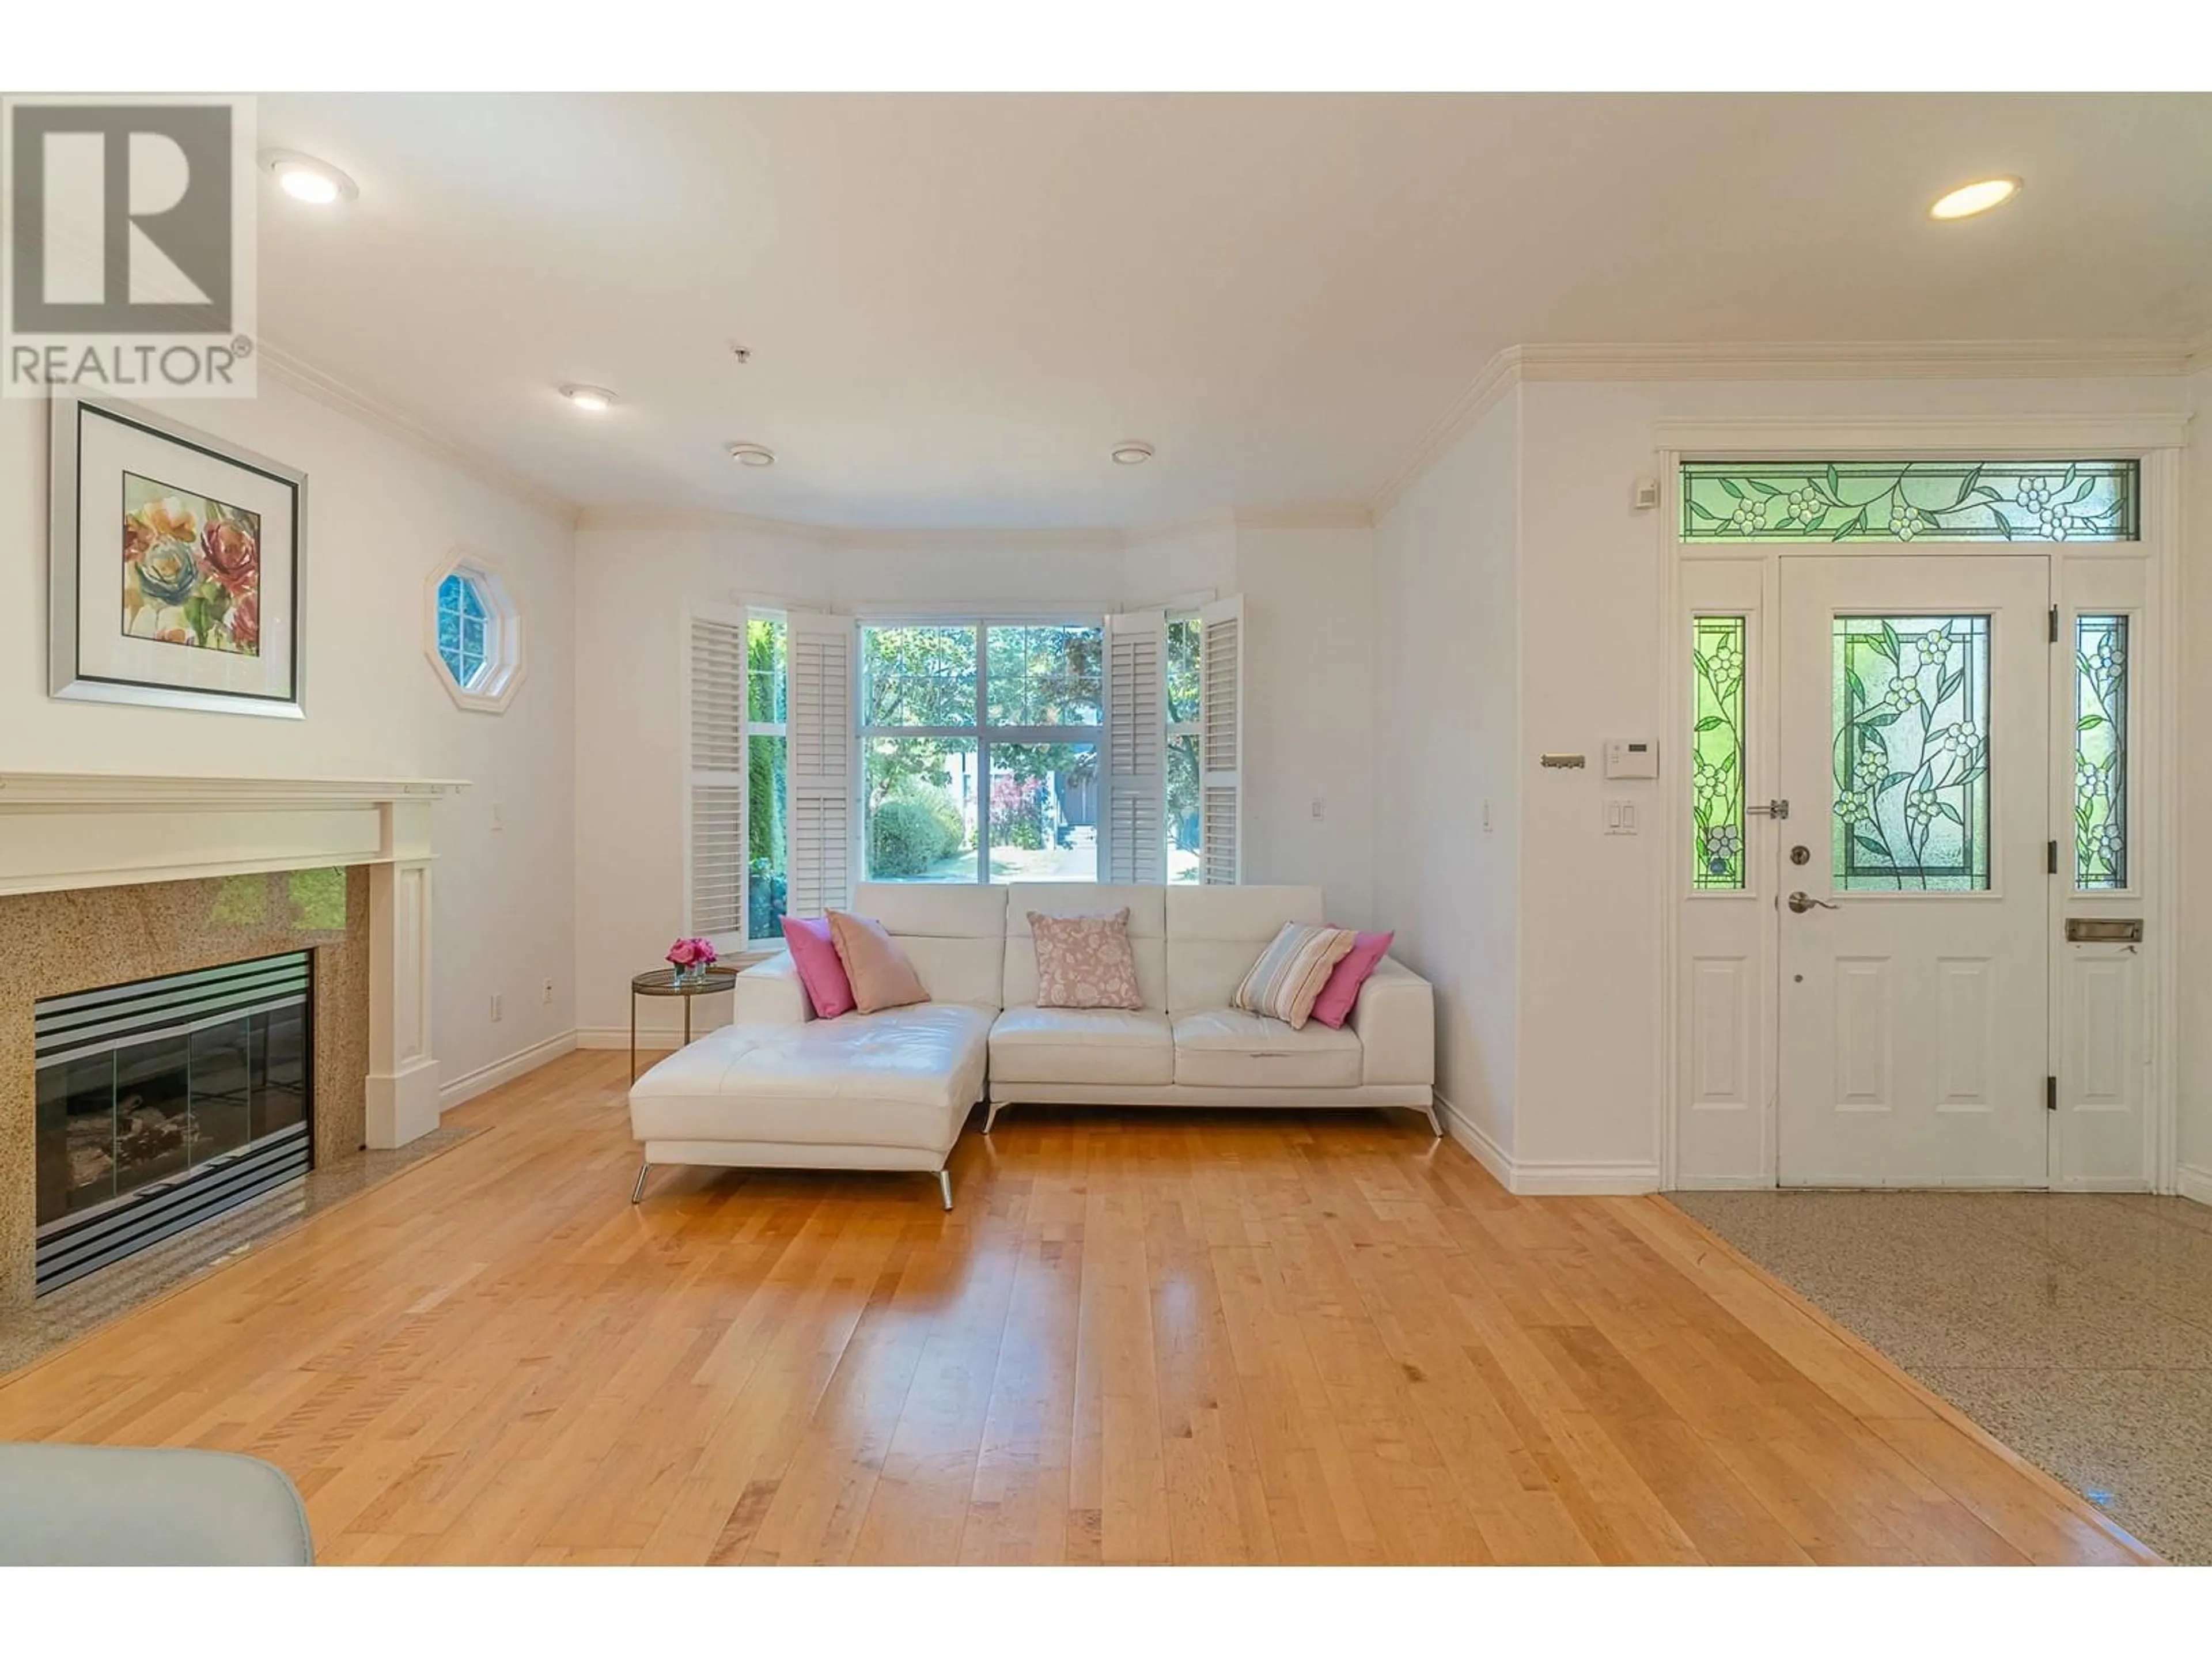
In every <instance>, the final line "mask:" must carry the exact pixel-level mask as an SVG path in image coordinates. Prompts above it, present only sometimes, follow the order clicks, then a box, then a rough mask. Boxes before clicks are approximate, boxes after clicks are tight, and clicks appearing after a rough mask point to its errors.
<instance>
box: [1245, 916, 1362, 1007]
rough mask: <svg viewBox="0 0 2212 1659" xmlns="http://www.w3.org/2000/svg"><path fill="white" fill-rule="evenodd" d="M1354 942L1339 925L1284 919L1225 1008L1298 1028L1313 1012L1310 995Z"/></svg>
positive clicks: (1318, 989)
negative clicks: (1236, 1009)
mask: <svg viewBox="0 0 2212 1659" xmlns="http://www.w3.org/2000/svg"><path fill="white" fill-rule="evenodd" d="M1358 942H1359V935H1358V934H1357V933H1347V932H1346V930H1345V929H1343V928H1341V927H1310V926H1308V925H1306V924H1305V923H1304V922H1297V921H1286V922H1285V923H1284V924H1283V931H1282V932H1281V933H1278V934H1276V935H1275V942H1274V943H1273V944H1272V945H1269V946H1268V947H1267V949H1266V950H1264V951H1261V952H1260V959H1259V961H1257V962H1255V963H1253V964H1252V971H1251V972H1250V973H1249V974H1247V975H1244V982H1243V984H1242V985H1240V986H1238V987H1237V994H1236V995H1235V996H1233V997H1231V999H1230V1000H1229V1004H1230V1006H1231V1007H1232V1008H1242V1009H1243V1011H1244V1012H1246V1013H1248V1014H1265V1015H1266V1016H1267V1018H1270V1019H1279V1020H1282V1021H1284V1022H1285V1023H1286V1024H1288V1025H1289V1026H1290V1028H1291V1030H1294V1031H1295V1030H1299V1029H1300V1028H1301V1027H1303V1026H1304V1024H1305V1023H1306V1018H1307V1017H1308V1016H1309V1015H1310V1014H1311V1013H1312V1012H1313V1006H1314V999H1315V998H1316V997H1317V996H1319V995H1320V994H1321V990H1322V986H1324V985H1326V984H1328V976H1329V975H1330V974H1331V973H1332V972H1334V970H1335V968H1336V964H1337V963H1340V962H1341V961H1343V960H1344V958H1345V957H1346V956H1348V955H1349V954H1351V951H1352V946H1353V945H1357V944H1358Z"/></svg>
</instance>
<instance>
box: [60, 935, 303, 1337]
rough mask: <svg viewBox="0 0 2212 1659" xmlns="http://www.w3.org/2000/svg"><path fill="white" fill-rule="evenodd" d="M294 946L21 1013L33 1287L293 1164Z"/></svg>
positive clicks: (259, 1186) (298, 1116) (258, 1185)
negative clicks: (34, 1224) (32, 1157)
mask: <svg viewBox="0 0 2212 1659" xmlns="http://www.w3.org/2000/svg"><path fill="white" fill-rule="evenodd" d="M313 1006H314V1005H313V953H312V952H309V951H289V952H287V953H285V954H283V955H280V956H270V957H258V958H256V959H254V960H252V961H248V962H239V963H229V964H227V965H225V966H222V967H218V968H207V969H200V970H198V971H197V972H193V973H184V974H169V975H162V976H161V977H159V978H155V979H144V980H139V981H135V982H133V983H131V984H127V985H117V986H110V987H106V988H104V989H100V990H95V991H83V992H78V993H76V994H73V995H69V996H57V997H48V998H46V999H43V1000H40V1001H39V1002H38V1003H37V1004H36V1005H35V1006H34V1008H33V1028H34V1029H33V1042H34V1053H35V1057H36V1064H37V1117H36V1123H37V1129H36V1149H37V1150H36V1166H37V1184H38V1233H37V1246H36V1260H35V1273H36V1290H37V1293H38V1294H39V1295H40V1296H43V1295H45V1294H46V1292H47V1291H52V1290H55V1289H58V1288H59V1287H60V1286H61V1285H66V1284H68V1283H70V1281H71V1280H72V1279H80V1278H82V1277H83V1276H84V1275H85V1274H87V1273H91V1272H93V1271H94V1270H95V1269H96V1268H100V1267H105V1266H106V1265H107V1264H108V1263H110V1262H112V1261H118V1260H119V1259H120V1258H122V1257H124V1256H125V1255H130V1254H131V1252H132V1251H133V1250H137V1249H143V1248H144V1247H145V1246H147V1245H149V1244H151V1243H155V1241H156V1240H159V1239H162V1238H167V1237H170V1236H171V1235H172V1234H174V1233H178V1232H181V1231H184V1230H185V1228H187V1227H191V1226H193V1225H197V1223H199V1222H202V1221H204V1220H207V1219H209V1218H210V1217H213V1216H216V1215H219V1214H221V1213H222V1212H223V1211H225V1210H228V1209H232V1208H234V1207H235V1206H238V1205H240V1204H243V1203H245V1202H246V1200H249V1199H252V1198H254V1197H256V1196H258V1195H259V1194H262V1193H265V1192H267V1191H269V1190H270V1188H275V1187H278V1186H282V1185H283V1184H284V1183H285V1182H289V1181H293V1180H296V1179H297V1178H298V1177H300V1176H302V1175H304V1174H306V1173H307V1169H308V1167H309V1165H310V1164H311V1163H312V1161H313V1127H312V1125H313V1092H314V1091H313V1076H314V1066H313V1014H312V1011H313Z"/></svg>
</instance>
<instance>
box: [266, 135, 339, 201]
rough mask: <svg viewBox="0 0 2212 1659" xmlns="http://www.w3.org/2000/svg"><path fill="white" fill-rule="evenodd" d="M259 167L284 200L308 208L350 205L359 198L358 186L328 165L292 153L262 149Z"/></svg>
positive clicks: (308, 156)
mask: <svg viewBox="0 0 2212 1659" xmlns="http://www.w3.org/2000/svg"><path fill="white" fill-rule="evenodd" d="M261 165H262V167H264V169H266V170H267V171H268V173H270V175H271V176H272V177H274V178H275V179H276V184H277V187H278V188H279V189H281V190H282V191H283V192H284V193H285V194H286V195H287V196H289V197H291V198H292V199H293V200H294V201H295V202H305V203H307V204H308V205H309V206H311V207H328V206H330V205H331V203H333V202H350V201H352V200H353V199H354V197H356V196H358V195H360V194H361V186H360V185H356V184H355V183H354V181H353V180H352V179H349V178H347V177H346V176H345V174H343V173H340V172H339V171H338V170H337V168H336V167H332V166H331V164H330V163H329V162H328V161H317V160H316V159H315V158H314V157H313V156H312V155H301V154H300V152H299V151H297V150H295V149H264V150H263V151H262V152H261Z"/></svg>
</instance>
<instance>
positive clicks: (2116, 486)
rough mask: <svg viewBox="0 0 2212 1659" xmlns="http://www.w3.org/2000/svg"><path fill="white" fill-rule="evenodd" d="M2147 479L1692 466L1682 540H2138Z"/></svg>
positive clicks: (2061, 467) (1870, 465)
mask: <svg viewBox="0 0 2212 1659" xmlns="http://www.w3.org/2000/svg"><path fill="white" fill-rule="evenodd" d="M2138 471H2139V468H2138V465H2137V463H2136V462H2134V461H1909V462H1908V461H1869V460H1850V461H1829V462H1826V463H1822V462H1819V461H1778V462H1764V461H1759V462H1741V461H1726V462H1722V461H1691V462H1686V463H1685V464H1684V465H1683V467H1682V475H1681V483H1682V536H1683V538H1684V539H1685V540H1688V541H1700V542H1714V541H1746V540H1753V539H1756V540H1761V541H1777V540H1779V541H1792V540H1808V541H1830V542H1888V541H1906V542H1909V541H1914V540H1922V539H1924V540H1930V541H1953V542H1955V541H2057V542H2064V541H2077V542H2131V541H2134V540H2135V539H2136V503H2137V496H2138V495H2139V493H2140V492H2139V490H2138V488H2137V484H2138V477H2137V474H2138Z"/></svg>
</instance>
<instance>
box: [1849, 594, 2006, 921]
mask: <svg viewBox="0 0 2212 1659" xmlns="http://www.w3.org/2000/svg"><path fill="white" fill-rule="evenodd" d="M1835 641H1836V651H1835V704H1834V707H1835V737H1834V748H1833V755H1834V764H1835V776H1836V805H1835V823H1834V829H1833V846H1834V849H1835V850H1834V860H1833V865H1832V869H1833V873H1834V878H1835V884H1836V887H1837V890H1838V891H1842V892H1847V893H1891V892H1904V891H1912V892H1940V893H1962V892H1979V891H1983V890H1986V889H1987V888H1988V886H1989V884H1990V750H1989V741H1990V738H1989V709H1990V619H1989V618H1988V617H1837V618H1836V623H1835Z"/></svg>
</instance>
